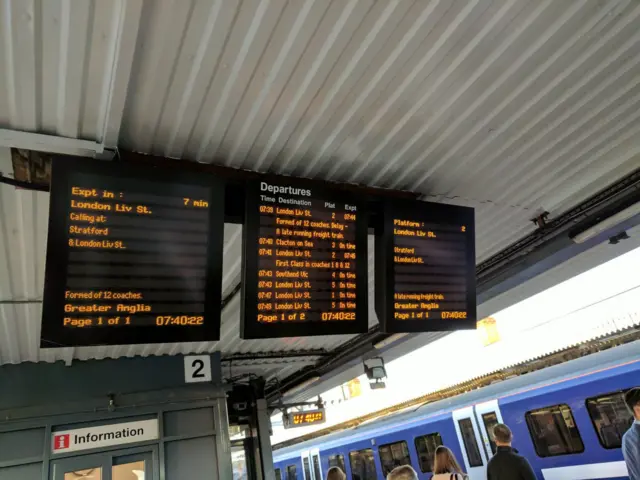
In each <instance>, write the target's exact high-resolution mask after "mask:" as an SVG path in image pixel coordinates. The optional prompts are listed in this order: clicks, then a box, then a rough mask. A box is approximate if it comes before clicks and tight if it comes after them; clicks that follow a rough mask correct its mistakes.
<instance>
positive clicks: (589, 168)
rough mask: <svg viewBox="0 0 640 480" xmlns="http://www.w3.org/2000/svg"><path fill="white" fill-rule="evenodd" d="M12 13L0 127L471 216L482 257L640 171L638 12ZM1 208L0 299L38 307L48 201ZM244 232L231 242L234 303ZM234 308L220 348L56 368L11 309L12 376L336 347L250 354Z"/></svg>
mask: <svg viewBox="0 0 640 480" xmlns="http://www.w3.org/2000/svg"><path fill="white" fill-rule="evenodd" d="M0 6H1V8H0V129H12V130H22V131H33V132H39V133H47V134H52V135H59V136H65V137H72V138H83V139H88V140H95V141H98V142H104V143H105V145H106V146H107V147H115V146H119V147H120V148H123V149H130V150H135V151H139V152H144V153H153V154H157V155H165V156H170V157H175V158H182V159H185V160H195V161H202V162H215V163H222V164H226V165H229V166H233V167H239V168H247V169H252V170H259V171H271V172H276V173H284V174H293V175H298V176H309V177H316V178H324V179H328V180H338V181H348V182H356V183H363V184H368V185H377V186H382V187H389V188H400V189H411V190H414V191H417V192H420V193H421V194H423V195H424V197H425V198H427V199H433V200H438V201H442V202H451V203H457V204H463V205H469V206H473V207H475V208H476V212H477V215H476V218H477V258H478V261H482V260H484V259H486V258H488V257H490V256H491V255H493V254H495V253H496V252H498V251H500V250H502V249H503V248H505V247H506V246H508V245H509V244H511V243H512V242H514V241H516V240H518V239H520V238H522V237H523V236H524V235H526V234H527V233H529V232H531V231H532V230H533V229H534V225H533V224H532V223H531V221H530V220H531V218H533V217H534V216H536V215H537V214H539V213H541V212H542V211H545V210H546V211H548V212H550V217H552V218H553V217H555V216H557V215H560V214H561V213H563V212H564V211H566V210H567V209H569V208H571V207H572V206H574V205H576V204H577V203H579V202H580V201H582V200H584V199H585V198H587V197H588V196H590V195H591V194H593V193H595V192H596V191H598V190H599V189H601V188H603V187H604V186H606V185H608V184H610V183H612V182H613V181H615V180H617V179H619V178H622V177H624V176H625V175H627V174H629V173H630V172H631V171H633V170H634V169H636V168H638V166H640V134H639V133H640V108H638V101H639V100H640V86H639V85H640V82H639V80H640V31H639V30H638V28H637V25H638V21H639V20H640V4H639V3H638V2H636V1H634V0H612V1H609V2H597V1H589V0H584V1H580V0H574V1H572V2H560V1H555V0H546V1H539V2H530V1H526V0H510V1H490V0H453V1H452V0H446V1H445V0H440V1H437V0H430V1H426V0H415V1H409V0H407V1H395V0H393V1H387V2H380V1H377V2H376V1H374V0H333V1H331V0H320V1H317V0H300V1H286V0H245V1H239V0H211V1H202V2H201V1H187V0H185V1H180V2H178V1H172V0H157V1H152V2H143V1H142V0H113V1H110V2H100V1H97V0H87V1H79V0H78V1H74V0H46V1H45V0H0ZM3 161H4V160H3ZM2 168H3V170H2V171H3V172H6V171H10V169H9V170H7V169H6V164H3V167H2ZM0 199H1V203H0V214H1V218H2V224H1V225H0V247H1V248H0V250H1V251H2V253H0V289H1V290H0V293H1V295H2V296H1V297H0V300H12V301H15V300H27V299H34V298H35V299H38V298H40V295H41V293H42V278H43V277H42V269H43V266H44V244H45V237H46V218H47V214H48V209H47V197H46V195H43V194H35V193H31V192H24V191H16V190H15V189H12V188H10V187H6V186H3V187H1V188H0ZM240 235H241V229H240V227H237V226H232V225H228V226H227V228H226V231H225V237H226V246H225V261H224V285H225V288H231V286H232V285H234V284H235V282H237V279H238V278H239V271H240V270H239V269H240V263H239V262H240V251H239V248H240V247H239V244H240V242H239V241H238V239H239V238H240ZM223 292H226V290H223ZM370 293H373V291H372V289H371V292H370ZM234 302H235V303H234ZM237 302H238V300H234V301H232V302H231V304H230V305H228V307H227V308H226V309H225V312H224V324H223V328H222V334H223V339H222V340H221V342H219V343H216V344H197V345H190V344H187V345H159V346H158V345H156V346H151V345H149V346H136V347H116V348H96V349H75V350H61V351H40V350H39V349H38V347H37V340H38V329H39V319H40V311H39V309H40V307H39V306H38V305H37V304H24V305H7V304H2V305H0V312H1V316H0V363H7V362H12V363H13V362H21V361H43V360H44V361H53V360H56V359H66V360H70V359H72V358H80V359H84V358H103V357H112V356H120V355H137V354H141V355H150V354H175V353H181V352H187V351H209V350H212V349H221V350H222V351H223V352H229V353H237V352H258V351H274V350H279V349H283V350H297V349H316V348H327V349H330V348H335V347H336V346H337V345H339V344H340V343H341V342H343V341H344V340H345V339H344V338H336V337H333V338H317V339H291V340H287V341H276V340H272V341H268V340H265V341H255V342H242V341H240V340H239V339H238V338H237V322H238V316H239V309H238V305H237ZM370 310H371V311H372V308H370ZM371 317H372V324H375V317H374V316H373V315H371Z"/></svg>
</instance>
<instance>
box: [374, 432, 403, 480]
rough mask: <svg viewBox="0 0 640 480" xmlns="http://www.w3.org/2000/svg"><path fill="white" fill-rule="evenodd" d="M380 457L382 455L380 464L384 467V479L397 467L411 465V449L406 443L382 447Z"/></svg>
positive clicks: (379, 451)
mask: <svg viewBox="0 0 640 480" xmlns="http://www.w3.org/2000/svg"><path fill="white" fill-rule="evenodd" d="M378 455H380V464H381V465H382V475H383V476H384V477H386V476H387V475H388V474H389V472H391V470H393V469H394V468H396V467H400V466H402V465H411V458H409V447H408V446H407V442H405V441H402V442H396V443H388V444H387V445H380V447H379V448H378Z"/></svg>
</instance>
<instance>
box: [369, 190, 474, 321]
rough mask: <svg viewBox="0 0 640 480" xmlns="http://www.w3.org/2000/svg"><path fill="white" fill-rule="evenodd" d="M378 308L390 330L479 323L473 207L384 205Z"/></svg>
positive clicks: (416, 203) (379, 242) (378, 246)
mask: <svg viewBox="0 0 640 480" xmlns="http://www.w3.org/2000/svg"><path fill="white" fill-rule="evenodd" d="M376 310H377V312H378V316H379V318H380V323H381V325H382V328H383V331H384V332H387V333H401V332H424V331H439V330H458V329H470V328H475V327H476V286H475V232H474V212H473V209H471V208H467V207H458V206H453V205H444V204H436V203H427V202H419V201H414V202H393V203H388V204H386V205H385V207H384V213H383V219H382V223H381V225H380V229H379V231H377V232H376Z"/></svg>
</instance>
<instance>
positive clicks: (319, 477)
mask: <svg viewBox="0 0 640 480" xmlns="http://www.w3.org/2000/svg"><path fill="white" fill-rule="evenodd" d="M311 458H313V474H314V477H315V479H316V480H322V474H321V473H320V457H319V456H318V455H314V456H313V457H311Z"/></svg>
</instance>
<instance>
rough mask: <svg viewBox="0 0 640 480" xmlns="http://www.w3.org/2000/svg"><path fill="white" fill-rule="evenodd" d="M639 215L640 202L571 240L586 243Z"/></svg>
mask: <svg viewBox="0 0 640 480" xmlns="http://www.w3.org/2000/svg"><path fill="white" fill-rule="evenodd" d="M639 214H640V202H636V203H634V204H633V205H631V206H630V207H627V208H625V209H624V210H620V211H619V212H618V213H616V214H614V215H611V216H610V217H607V218H605V219H604V220H602V221H601V222H598V223H596V224H595V225H594V226H592V227H590V228H587V229H586V230H585V231H583V232H580V233H578V234H577V235H576V236H574V237H572V238H571V240H573V241H574V242H575V243H577V244H580V243H584V242H586V241H588V240H591V239H592V238H594V237H596V236H598V235H600V234H601V233H602V232H604V231H606V230H609V229H610V228H613V227H615V226H616V225H619V224H621V223H622V222H625V221H627V220H629V219H630V218H632V217H635V216H636V215H639Z"/></svg>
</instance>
